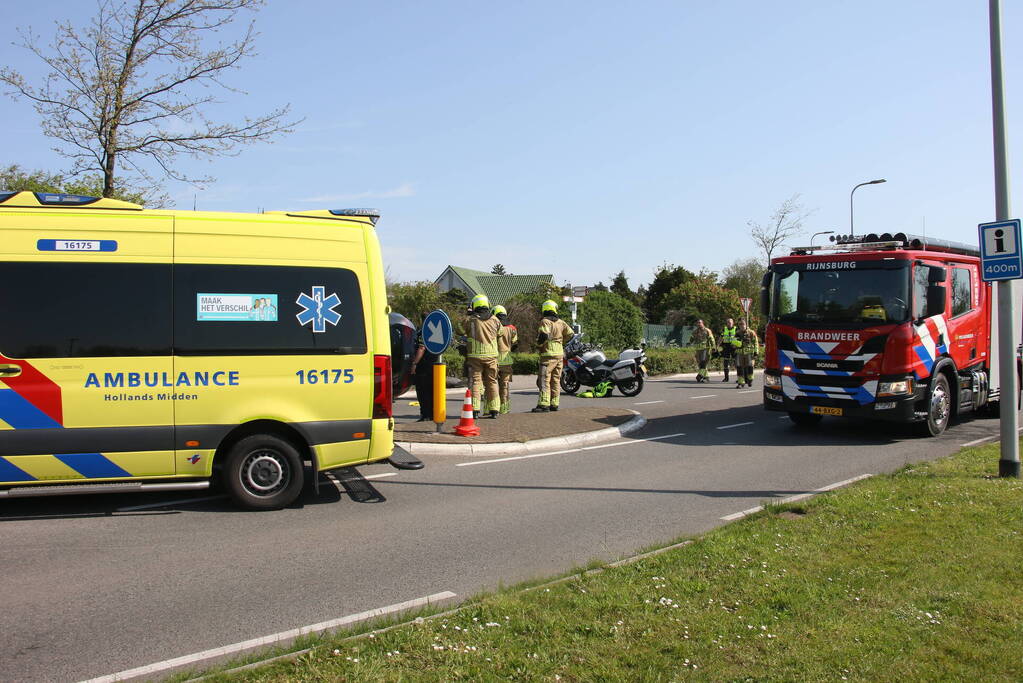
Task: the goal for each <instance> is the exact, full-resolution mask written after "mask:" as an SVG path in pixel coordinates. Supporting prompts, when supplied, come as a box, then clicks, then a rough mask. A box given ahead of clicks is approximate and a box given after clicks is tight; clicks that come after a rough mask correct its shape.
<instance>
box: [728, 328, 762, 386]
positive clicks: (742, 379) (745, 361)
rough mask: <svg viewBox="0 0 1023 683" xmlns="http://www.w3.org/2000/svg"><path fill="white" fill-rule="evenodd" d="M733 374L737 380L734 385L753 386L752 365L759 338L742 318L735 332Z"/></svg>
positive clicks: (758, 346)
mask: <svg viewBox="0 0 1023 683" xmlns="http://www.w3.org/2000/svg"><path fill="white" fill-rule="evenodd" d="M734 346H735V374H736V378H737V379H738V382H736V385H735V386H736V387H737V388H739V389H742V387H743V385H745V386H747V387H752V386H753V365H754V364H755V363H756V362H757V354H758V353H760V339H759V338H758V337H757V333H756V332H754V331H753V330H752V329H750V328H748V327H746V322H745V321H744V320H740V321H739V328H738V330H737V331H736V333H735V343H734Z"/></svg>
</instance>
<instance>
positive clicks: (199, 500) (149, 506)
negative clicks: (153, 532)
mask: <svg viewBox="0 0 1023 683" xmlns="http://www.w3.org/2000/svg"><path fill="white" fill-rule="evenodd" d="M221 498H227V496H226V495H222V496H203V497H202V498H182V499H181V500H168V501H166V502H163V503H146V504H145V505H132V506H130V507H125V508H117V509H116V510H114V512H137V511H139V510H150V509H154V508H165V507H170V506H171V505H181V504H182V503H202V502H205V501H207V500H220V499H221Z"/></svg>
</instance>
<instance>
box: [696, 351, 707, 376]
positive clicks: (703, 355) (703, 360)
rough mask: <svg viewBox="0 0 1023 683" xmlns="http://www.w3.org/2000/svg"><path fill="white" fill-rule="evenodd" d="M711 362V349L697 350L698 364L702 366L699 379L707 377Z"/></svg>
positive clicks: (698, 374) (698, 373) (697, 374)
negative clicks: (708, 364) (708, 363)
mask: <svg viewBox="0 0 1023 683" xmlns="http://www.w3.org/2000/svg"><path fill="white" fill-rule="evenodd" d="M708 360H710V349H706V348H704V349H696V364H697V365H698V366H700V369H699V370H698V371H697V373H696V376H697V377H706V376H707V361H708Z"/></svg>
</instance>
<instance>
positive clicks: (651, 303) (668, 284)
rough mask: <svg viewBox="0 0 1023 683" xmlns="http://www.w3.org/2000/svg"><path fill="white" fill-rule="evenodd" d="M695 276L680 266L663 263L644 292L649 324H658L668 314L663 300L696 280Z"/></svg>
mask: <svg viewBox="0 0 1023 683" xmlns="http://www.w3.org/2000/svg"><path fill="white" fill-rule="evenodd" d="M696 277H697V276H696V274H695V273H693V272H692V271H690V270H687V269H685V268H683V267H682V266H676V265H672V264H669V263H665V264H663V265H661V266H660V267H658V269H657V270H656V271H655V273H654V280H653V282H651V283H650V286H649V287H648V288H647V290H646V300H645V301H644V306H645V309H646V319H647V321H649V322H651V323H660V322H662V321H663V320H664V315H665V314H666V313H667V312H668V307H667V306H666V305H665V304H664V298H665V297H666V296H668V293H669V292H671V291H672V290H673V289H675V288H676V287H678V286H679V285H681V284H683V283H685V282H689V281H690V280H694V279H696Z"/></svg>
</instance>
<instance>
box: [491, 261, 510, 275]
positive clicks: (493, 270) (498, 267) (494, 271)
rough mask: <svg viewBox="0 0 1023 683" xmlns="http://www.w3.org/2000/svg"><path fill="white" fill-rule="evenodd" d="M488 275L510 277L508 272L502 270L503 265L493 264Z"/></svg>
mask: <svg viewBox="0 0 1023 683" xmlns="http://www.w3.org/2000/svg"><path fill="white" fill-rule="evenodd" d="M490 274H491V275H511V273H509V272H508V271H506V270H505V269H504V264H503V263H495V264H494V267H493V268H491V269H490Z"/></svg>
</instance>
